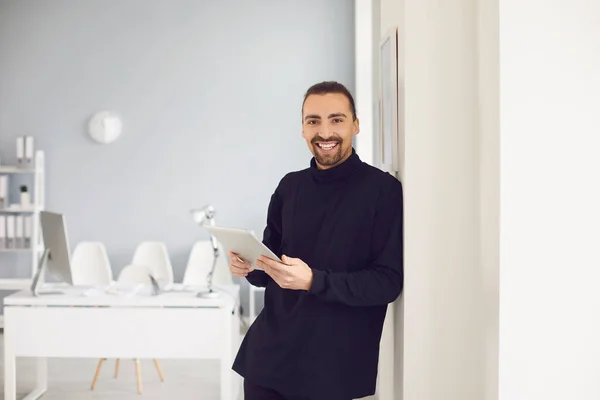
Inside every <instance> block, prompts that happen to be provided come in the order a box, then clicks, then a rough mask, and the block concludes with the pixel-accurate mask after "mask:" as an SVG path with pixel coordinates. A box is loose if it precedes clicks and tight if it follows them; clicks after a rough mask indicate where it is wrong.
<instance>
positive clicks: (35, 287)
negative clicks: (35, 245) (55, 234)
mask: <svg viewBox="0 0 600 400" xmlns="http://www.w3.org/2000/svg"><path fill="white" fill-rule="evenodd" d="M49 258H50V249H45V250H44V254H42V258H40V261H39V263H38V268H37V272H36V273H35V276H34V277H33V281H32V283H31V293H32V294H33V295H34V296H35V297H38V296H39V295H46V294H65V293H64V292H60V291H49V290H40V289H41V288H42V286H43V282H42V276H43V275H44V271H46V267H47V264H48V259H49Z"/></svg>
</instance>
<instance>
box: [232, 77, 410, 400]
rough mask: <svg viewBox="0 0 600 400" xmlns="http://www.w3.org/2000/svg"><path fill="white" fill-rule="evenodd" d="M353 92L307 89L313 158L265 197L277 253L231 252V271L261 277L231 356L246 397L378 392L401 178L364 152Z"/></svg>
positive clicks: (399, 277) (396, 258) (396, 264)
mask: <svg viewBox="0 0 600 400" xmlns="http://www.w3.org/2000/svg"><path fill="white" fill-rule="evenodd" d="M358 133H359V121H358V119H357V118H356V111H355V107H354V100H353V98H352V96H351V94H350V93H349V92H348V90H347V89H346V88H345V87H344V86H343V85H341V84H339V83H337V82H321V83H318V84H316V85H314V86H312V87H311V88H309V89H308V91H307V92H306V95H305V97H304V103H303V106H302V137H303V138H304V140H306V143H307V144H308V148H309V149H310V151H311V153H312V154H313V156H314V157H313V158H312V159H311V162H310V167H309V168H307V169H304V170H301V171H296V172H291V173H289V174H287V175H286V176H285V177H283V179H282V180H281V181H280V183H279V185H278V187H277V189H276V190H275V193H274V194H273V195H272V197H271V201H270V204H269V209H268V215H267V226H266V228H265V231H264V236H263V243H264V244H265V245H266V246H267V247H269V248H270V249H271V250H272V251H273V252H274V253H275V254H277V256H279V257H280V258H281V259H282V261H283V263H279V262H277V261H275V260H271V259H268V258H261V259H259V260H257V261H256V266H257V267H258V268H260V269H256V270H255V269H253V268H251V264H250V263H249V262H248V261H254V260H241V258H240V257H239V256H238V255H237V254H234V253H231V252H229V253H228V255H229V258H230V265H229V268H230V270H231V272H232V274H233V275H234V276H238V277H246V279H247V280H248V281H249V282H250V284H252V285H255V286H262V287H266V291H265V304H264V308H263V310H262V312H261V313H260V314H259V316H258V318H257V319H256V321H255V322H254V323H253V324H252V326H251V327H250V329H249V330H248V333H247V334H246V336H245V338H244V341H243V343H242V345H241V347H240V350H239V353H238V355H237V357H236V360H235V362H234V365H233V369H234V370H235V371H236V372H238V373H239V374H240V375H242V376H243V377H244V378H245V379H244V393H245V400H269V399H286V400H296V399H298V400H300V399H310V400H338V399H339V400H350V399H354V398H360V397H364V396H367V395H370V394H373V393H374V392H375V383H376V377H377V363H378V356H379V341H380V338H381V333H382V328H383V322H384V318H385V314H386V310H387V304H388V303H390V302H393V301H394V300H395V299H396V298H397V297H398V296H399V295H400V293H401V291H402V286H403V270H402V261H403V251H402V225H403V223H402V219H403V204H402V185H401V184H400V182H399V181H398V180H397V179H395V178H394V177H392V176H391V175H390V174H388V173H384V172H382V171H381V170H379V169H377V168H374V167H371V166H369V165H368V164H366V163H364V162H362V161H361V160H360V158H359V157H358V155H357V154H356V152H355V150H354V148H353V147H352V138H353V136H355V135H357V134H358Z"/></svg>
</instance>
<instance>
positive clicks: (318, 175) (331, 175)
mask: <svg viewBox="0 0 600 400" xmlns="http://www.w3.org/2000/svg"><path fill="white" fill-rule="evenodd" d="M361 163H362V161H361V159H360V158H359V157H358V154H356V150H354V147H353V148H352V154H351V155H350V157H348V158H347V159H346V161H344V162H343V163H341V164H339V165H336V166H335V167H332V168H328V169H319V167H318V166H317V162H316V161H315V158H314V157H313V158H312V159H311V160H310V172H311V174H312V176H313V178H314V179H315V180H316V181H317V182H332V181H336V180H339V179H342V180H343V179H345V178H347V177H348V176H350V175H351V174H352V171H353V170H354V169H355V168H356V167H357V166H358V165H360V164H361Z"/></svg>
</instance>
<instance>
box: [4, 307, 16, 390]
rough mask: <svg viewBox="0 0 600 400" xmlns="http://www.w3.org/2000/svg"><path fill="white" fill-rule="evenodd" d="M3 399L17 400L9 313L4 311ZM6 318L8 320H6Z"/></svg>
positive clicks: (14, 360)
mask: <svg viewBox="0 0 600 400" xmlns="http://www.w3.org/2000/svg"><path fill="white" fill-rule="evenodd" d="M4 311H5V312H4V399H5V400H16V399H17V368H16V367H17V365H16V359H15V348H14V339H13V334H14V332H13V330H12V326H11V323H10V320H11V319H10V317H9V316H8V315H7V314H9V313H10V311H9V310H8V309H7V308H5V309H4ZM7 317H8V318H7Z"/></svg>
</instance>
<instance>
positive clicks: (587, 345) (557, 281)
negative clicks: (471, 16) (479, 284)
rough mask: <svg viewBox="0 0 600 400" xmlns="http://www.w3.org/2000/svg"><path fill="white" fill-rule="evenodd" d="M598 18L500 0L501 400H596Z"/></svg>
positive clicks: (565, 7) (535, 2)
mask: <svg viewBox="0 0 600 400" xmlns="http://www.w3.org/2000/svg"><path fill="white" fill-rule="evenodd" d="M599 21H600V2H598V1H597V0H553V1H546V0H524V1H523V0H519V1H517V0H502V1H500V51H501V52H500V55H501V56H500V94H501V103H500V110H501V114H500V116H501V117H500V118H501V119H500V127H501V164H500V165H501V173H500V177H501V187H500V189H501V190H500V193H501V203H500V204H501V213H500V228H501V229H500V232H501V237H500V260H501V264H500V382H499V387H500V396H499V398H500V400H538V399H544V400H559V399H560V400H562V399H577V400H597V399H599V398H600V378H599V376H600V370H599V368H598V366H599V363H600V290H599V289H598V287H599V283H600V229H599V227H600V187H599V182H600V157H599V149H600V135H599V134H600V117H599V115H600V23H599Z"/></svg>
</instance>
